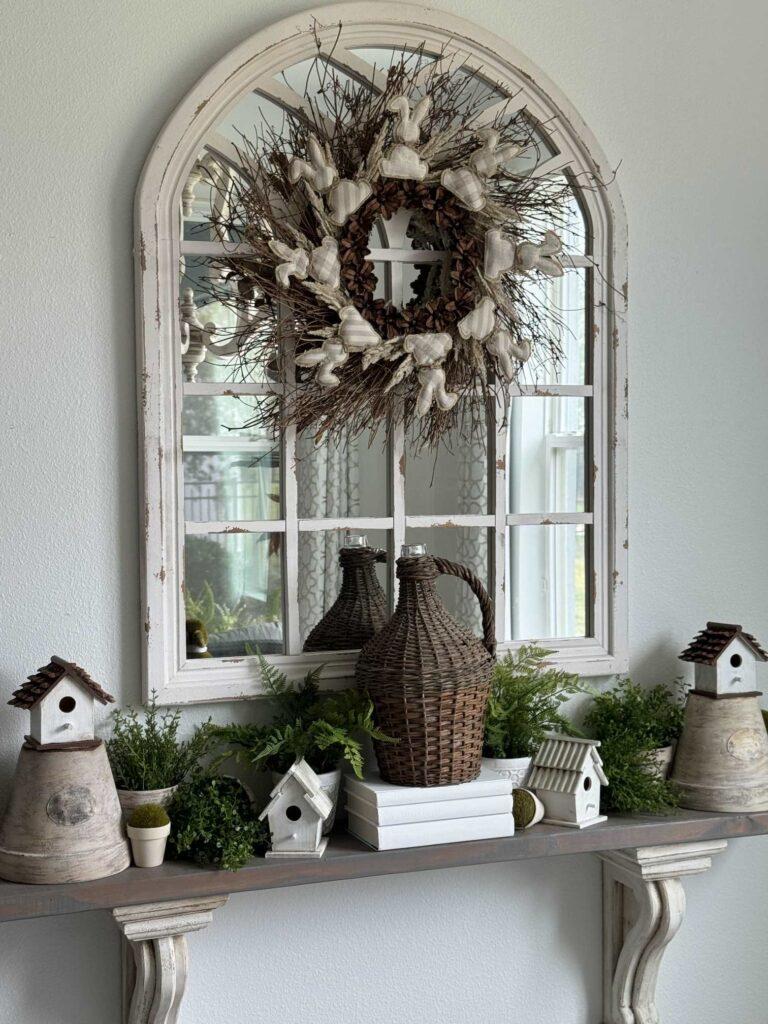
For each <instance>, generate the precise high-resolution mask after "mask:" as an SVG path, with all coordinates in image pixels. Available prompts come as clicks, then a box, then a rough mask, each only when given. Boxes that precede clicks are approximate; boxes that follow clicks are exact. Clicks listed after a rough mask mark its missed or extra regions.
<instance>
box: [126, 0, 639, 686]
mask: <svg viewBox="0 0 768 1024" xmlns="http://www.w3.org/2000/svg"><path fill="white" fill-rule="evenodd" d="M407 9H408V8H407V7H404V6H403V5H392V6H390V5H388V4H381V5H375V7H367V6H366V7H363V6H362V5H355V4H351V5H342V6H340V7H339V8H338V9H336V8H329V9H326V10H325V11H321V12H317V19H316V20H315V19H313V17H312V15H311V14H306V15H302V16H301V18H302V20H303V23H304V24H305V25H306V30H305V31H304V32H298V33H297V32H296V25H295V19H292V20H291V21H290V22H285V23H281V24H280V25H277V26H275V27H273V28H272V29H270V30H268V31H266V32H263V33H260V34H258V35H257V36H255V37H254V38H253V39H251V40H249V41H247V42H246V43H244V44H243V45H242V46H241V47H240V48H239V49H238V50H236V51H234V52H233V53H232V54H230V55H229V56H228V57H227V58H225V60H224V61H222V62H221V63H220V64H218V65H217V66H216V67H215V68H213V69H212V70H211V71H210V72H209V73H208V74H207V75H206V77H205V78H204V79H203V80H202V81H201V82H200V83H199V84H198V86H197V87H196V88H195V90H193V93H192V94H190V96H189V97H188V98H187V99H186V100H185V101H184V103H183V104H182V105H181V107H180V108H179V110H178V111H177V112H176V113H175V114H174V116H173V117H172V118H171V120H170V122H169V124H168V125H167V127H166V128H165V129H164V131H163V133H162V135H161V137H160V139H159V141H158V144H157V146H156V147H155V149H154V150H153V153H152V155H151V156H150V159H149V161H148V164H147V167H146V168H145V172H144V175H143V177H142V182H141V185H140V189H139V200H138V216H137V272H138V295H139V306H140V336H139V351H140V358H141V374H142V377H141V398H142V414H143V424H144V444H145V458H144V489H145V509H144V536H145V574H144V581H145V592H146V603H147V616H146V623H145V629H146V638H147V639H146V643H147V661H146V664H147V684H146V685H147V688H148V689H150V688H153V689H156V690H157V691H158V693H159V695H160V699H161V700H166V701H169V702H184V701H196V700H209V699H218V698H231V697H237V696H249V695H253V694H257V693H258V692H259V671H258V663H257V658H256V654H257V652H259V651H260V652H262V653H263V654H265V655H266V656H268V657H269V658H273V659H275V660H276V661H277V662H278V663H279V664H280V665H281V666H282V667H283V668H285V669H286V671H288V672H289V674H292V675H298V674H302V673H303V672H304V671H306V667H307V665H311V664H317V663H318V662H323V663H325V665H326V668H325V672H326V673H327V674H328V675H329V676H344V675H348V674H350V673H351V672H352V669H353V666H354V660H355V656H356V655H355V652H354V651H347V650H345V649H344V648H343V645H342V644H340V650H339V651H338V652H337V653H332V654H328V653H324V654H323V655H322V656H321V655H320V654H316V653H313V654H306V653H303V648H304V644H305V642H306V640H307V637H308V635H309V634H310V632H311V630H312V629H313V627H314V626H315V625H316V624H317V622H318V621H319V620H320V619H321V618H322V617H323V615H325V614H326V613H327V611H328V610H329V608H330V607H331V605H332V604H333V602H334V601H335V600H336V597H337V596H338V593H339V587H340V582H341V580H340V569H339V559H338V555H339V548H340V546H341V545H342V544H343V542H344V536H345V534H346V532H347V531H354V532H356V533H362V534H364V535H365V537H366V538H367V541H368V544H369V545H370V546H372V547H375V548H377V549H382V550H383V551H385V552H386V553H387V556H388V557H387V560H386V561H378V562H377V563H376V566H375V573H376V575H377V579H378V581H379V583H380V585H381V587H382V588H383V591H384V594H385V596H386V601H387V602H388V603H389V605H390V607H391V606H392V603H393V602H394V600H395V599H396V580H395V575H394V562H395V558H396V556H397V553H398V552H399V548H400V546H401V545H402V544H403V543H425V544H426V545H427V547H428V550H430V551H432V552H434V553H436V554H441V555H443V556H444V557H447V558H450V559H453V560H456V561H459V562H462V563H463V564H465V565H468V566H469V567H470V568H471V569H473V571H474V572H475V573H476V574H477V575H479V576H480V577H481V579H483V580H484V581H485V582H486V585H487V587H488V589H489V590H490V591H491V593H492V594H493V596H494V597H495V600H496V621H497V639H498V641H499V646H500V649H501V650H504V649H505V648H506V647H508V646H514V645H516V644H518V643H520V642H524V641H531V640H537V641H541V642H543V643H544V644H546V646H548V647H551V648H552V649H553V650H555V651H556V658H557V660H559V661H560V662H562V663H564V664H567V665H568V666H569V667H572V668H574V669H575V670H577V671H581V672H583V673H589V674H600V673H607V672H613V671H617V670H620V669H621V668H622V666H623V665H624V659H625V654H624V650H625V631H626V624H625V605H624V600H625V597H624V566H625V559H626V548H625V541H626V508H625V490H624V463H623V459H624V420H625V407H624V401H625V397H624V378H625V368H624V334H623V331H624V323H623V319H622V315H621V311H622V309H623V302H624V297H623V293H622V290H621V289H622V285H623V280H624V277H623V259H624V256H623V237H624V236H623V220H622V215H621V205H620V201H619V200H618V196H617V194H616V191H615V186H614V185H613V184H610V183H608V182H606V181H605V180H604V179H605V177H606V171H605V165H602V166H601V165H600V164H599V161H598V158H597V157H596V153H597V152H598V151H597V149H596V146H595V144H594V141H593V140H592V139H591V138H590V137H589V134H588V132H587V131H586V129H585V128H584V127H583V125H581V123H580V122H579V119H578V117H577V116H576V115H575V114H574V113H573V112H572V111H570V110H569V109H568V107H567V104H566V103H565V101H564V100H563V99H562V97H559V96H558V95H557V91H556V89H555V88H554V87H553V86H551V85H550V84H548V83H547V82H546V81H544V80H543V78H542V76H541V75H540V74H539V73H538V72H537V71H536V70H535V69H532V68H531V67H530V66H529V65H528V63H527V62H526V61H525V60H524V58H522V57H521V56H520V55H519V54H516V53H515V52H514V51H513V50H512V49H511V48H510V47H508V46H506V45H505V44H503V43H501V42H500V41H499V40H495V39H493V38H492V37H489V36H488V35H487V34H486V33H484V32H482V31H481V30H479V29H475V28H474V27H472V26H469V25H467V24H466V23H464V22H462V21H460V20H458V19H454V18H451V17H449V16H445V15H442V14H441V15H440V16H439V18H438V17H437V16H436V15H434V14H429V13H427V12H425V11H423V10H422V9H420V8H413V9H412V15H413V17H412V21H409V23H408V24H405V23H403V22H402V20H401V19H402V17H403V12H404V11H405V10H407ZM321 15H322V16H321ZM337 15H338V16H337ZM339 21H341V27H340V28H339V24H338V23H339ZM325 25H333V28H326V27H324V26H325ZM403 61H405V62H408V63H409V64H410V66H411V68H415V69H416V70H417V71H418V76H419V78H420V79H421V80H422V81H423V82H424V83H426V82H428V81H429V75H430V74H434V71H435V67H436V66H437V65H439V66H440V67H441V69H442V70H446V69H447V71H448V72H449V73H450V74H451V75H452V76H455V77H456V80H457V81H460V82H461V85H462V96H463V97H465V99H464V102H465V104H466V116H467V118H470V119H473V123H477V124H478V125H482V124H483V123H490V122H491V121H492V119H493V117H494V116H495V114H496V113H497V112H498V110H499V109H502V108H503V109H505V110H508V111H511V113H512V115H513V116H514V117H515V118H516V119H517V123H518V124H519V128H520V132H521V133H522V136H524V138H525V145H524V146H523V147H522V149H521V152H520V154H519V155H518V156H517V157H516V158H515V160H514V161H512V162H511V163H510V165H509V166H508V167H507V168H506V173H507V174H508V175H509V177H510V180H514V179H523V178H525V177H526V176H535V177H537V178H538V179H541V180H542V181H543V182H545V183H551V187H552V188H553V189H557V190H559V192H560V193H561V194H564V193H565V191H566V190H567V193H568V196H569V200H568V209H567V218H566V222H565V223H563V222H562V220H561V223H560V224H559V225H558V229H559V231H560V234H561V236H562V237H563V241H564V250H565V254H566V255H565V257H564V260H563V262H564V270H565V272H564V273H563V275H562V276H561V277H557V278H546V279H532V280H531V281H530V283H529V284H528V285H527V287H529V288H530V289H531V295H532V297H533V299H534V300H535V303H536V307H537V309H538V311H539V313H538V315H540V316H541V317H542V318H544V319H546V318H547V317H551V318H552V323H553V328H552V329H553V330H554V331H556V332H557V333H558V340H559V346H560V349H561V352H562V358H561V359H560V360H559V362H558V363H557V365H553V364H552V363H551V362H544V361H538V360H537V359H536V358H533V359H531V360H530V362H528V363H527V364H525V367H524V372H523V374H522V376H521V378H520V380H519V382H518V383H516V384H514V385H511V386H510V387H509V389H508V391H507V393H506V394H505V397H504V399H503V401H502V402H501V403H499V404H498V406H497V408H496V409H494V410H493V411H489V412H488V413H487V414H486V415H485V419H484V426H483V429H482V431H481V432H479V433H477V432H476V434H475V437H474V439H472V440H469V441H467V439H466V437H465V436H464V437H463V436H462V435H461V434H460V433H457V434H456V436H451V435H450V434H449V435H448V436H447V437H446V438H445V439H444V440H443V443H441V445H440V446H439V447H438V448H437V449H436V450H432V451H427V450H424V449H423V448H422V447H420V446H419V444H417V442H416V439H415V438H414V437H413V436H412V435H411V432H410V431H407V430H402V429H400V428H395V429H393V430H391V431H390V432H389V436H388V438H387V439H386V441H385V442H383V441H382V437H381V435H379V436H378V437H377V438H376V439H374V440H373V442H371V441H370V439H369V438H367V437H365V436H364V435H363V436H355V437H349V438H347V439H344V438H341V440H340V439H339V438H336V439H335V441H334V442H333V443H329V442H328V441H327V440H324V439H321V440H320V441H319V442H318V440H317V439H316V437H315V436H314V432H313V431H311V430H307V431H303V432H301V431H297V430H296V429H294V428H293V427H291V426H287V427H286V428H285V429H283V430H280V431H278V432H270V431H268V430H266V429H265V428H264V427H263V426H259V425H258V421H259V419H260V417H259V415H258V414H259V411H260V408H261V406H262V403H266V402H274V401H279V400H280V396H281V394H282V393H283V391H284V389H285V388H286V386H287V385H288V384H290V381H289V380H287V379H286V376H285V374H286V372H288V373H290V372H293V371H292V370H291V369H290V368H289V369H288V370H287V371H286V370H285V368H284V367H283V368H278V367H273V368H270V367H264V366H256V365H249V363H248V360H247V358H243V352H242V346H241V345H240V344H239V343H238V339H239V338H242V336H243V334H244V333H247V332H248V331H259V330H262V329H266V327H265V326H264V325H265V324H266V319H265V318H264V310H263V296H261V295H260V294H259V293H258V290H257V289H256V290H255V289H253V288H252V286H251V285H249V282H248V279H247V274H245V273H240V272H238V269H237V268H238V266H239V264H238V260H241V265H242V266H246V265H247V259H248V255H249V254H248V248H247V244H246V243H245V242H244V241H243V235H242V231H241V225H240V224H239V223H238V220H237V216H236V213H235V214H233V211H236V210H237V202H235V201H234V197H236V196H239V195H242V192H243V184H244V183H246V184H247V179H248V175H249V174H250V173H252V172H253V167H254V161H256V162H258V156H259V147H260V146H267V145H268V144H269V140H270V138H274V137H275V136H276V135H279V134H280V133H282V132H283V131H284V128H285V123H286V117H287V114H288V113H290V115H291V116H292V117H307V118H322V117H328V116H330V115H331V113H332V110H333V103H334V95H333V89H332V88H331V87H330V85H329V83H331V82H332V81H342V82H346V83H349V84H350V87H351V88H354V89H364V90H371V91H373V92H374V93H375V92H376V91H377V90H381V89H382V87H383V83H384V82H385V76H386V74H387V71H388V69H389V68H391V67H393V66H396V65H398V64H402V62H403ZM417 96H418V81H417V83H416V87H415V88H414V98H415V97H417ZM246 152H247V154H248V158H247V159H245V157H244V154H245V153H246ZM550 226H551V225H549V224H547V223H545V222H544V221H542V223H541V224H537V225H535V226H534V227H535V230H537V231H540V232H543V231H545V230H546V229H547V228H548V227H550ZM365 256H366V260H367V261H368V262H369V263H370V264H371V266H372V272H373V274H374V276H375V296H376V298H378V299H381V300H383V301H385V302H388V303H391V304H392V305H393V306H395V307H403V306H405V305H407V304H408V303H409V302H411V301H413V300H414V299H418V300H419V301H424V300H425V298H428V297H429V296H432V295H435V294H439V293H440V290H441V288H442V287H443V283H444V280H445V275H446V273H447V272H448V267H449V252H448V249H447V248H446V240H445V238H444V237H443V236H442V235H441V232H440V231H439V230H436V229H435V226H434V224H430V223H429V222H428V221H427V220H425V219H424V218H423V217H420V216H419V213H418V211H415V210H411V209H408V208H406V207H403V208H401V209H398V210H396V211H395V212H394V213H393V214H392V215H391V216H389V217H387V218H378V219H376V220H375V222H374V223H373V224H372V226H371V228H370V232H369V234H368V238H367V252H366V254H365ZM235 295H236V296H237V299H238V301H237V302H233V301H229V297H231V296H235ZM440 587H441V588H442V596H443V598H444V600H445V601H446V603H447V605H448V608H449V610H450V611H451V612H452V613H453V614H454V615H455V616H456V617H458V618H459V619H460V620H461V621H463V622H465V623H468V624H471V625H474V626H475V627H477V625H478V624H477V623H476V621H475V619H476V616H477V610H476V602H475V601H474V599H473V598H472V597H471V595H470V594H469V592H468V591H467V590H466V588H463V587H462V586H461V585H460V584H459V583H457V581H455V580H451V579H445V580H441V582H440ZM189 620H194V621H200V622H202V623H203V624H204V626H205V629H206V632H207V635H208V641H207V645H201V644H199V643H198V642H197V640H196V638H195V637H194V636H192V637H191V638H190V637H188V635H187V629H186V623H187V622H188V621H189ZM203 646H207V650H203V649H202V647H203Z"/></svg>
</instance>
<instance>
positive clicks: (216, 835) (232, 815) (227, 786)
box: [168, 772, 269, 871]
mask: <svg viewBox="0 0 768 1024" xmlns="http://www.w3.org/2000/svg"><path fill="white" fill-rule="evenodd" d="M169 813H170V817H171V820H172V821H173V826H172V829H171V836H170V839H169V848H168V849H169V855H170V856H171V857H173V858H180V857H183V858H185V859H186V858H189V859H190V860H193V861H195V863H197V864H204V865H213V866H215V867H219V868H224V869H225V870H227V871H237V870H238V868H241V867H243V865H244V864H245V863H246V862H247V861H248V860H249V859H250V858H251V857H253V856H255V855H256V854H259V853H263V852H264V850H265V849H266V848H267V846H268V845H269V830H268V828H267V826H266V825H265V824H263V823H262V822H260V821H259V820H258V819H257V818H256V816H255V814H254V812H253V808H252V807H251V801H250V798H249V796H248V793H247V792H246V790H245V787H244V786H243V784H242V783H241V782H238V780H237V779H233V778H231V777H229V776H222V775H212V774H208V773H202V772H198V773H197V774H195V775H194V776H192V777H191V778H190V779H189V780H188V781H187V782H185V783H184V784H183V785H181V786H179V788H178V790H177V791H176V793H175V795H174V798H173V801H172V803H171V806H170V807H169Z"/></svg>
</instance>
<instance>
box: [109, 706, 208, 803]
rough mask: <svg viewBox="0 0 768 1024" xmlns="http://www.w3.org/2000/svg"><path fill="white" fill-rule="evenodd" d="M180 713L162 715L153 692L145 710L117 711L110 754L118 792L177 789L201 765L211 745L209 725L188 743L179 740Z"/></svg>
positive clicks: (203, 726)
mask: <svg viewBox="0 0 768 1024" xmlns="http://www.w3.org/2000/svg"><path fill="white" fill-rule="evenodd" d="M180 725H181V713H180V712H179V711H178V710H176V711H160V709H159V708H158V706H157V698H156V695H155V692H154V690H153V691H152V697H151V699H150V700H149V702H148V703H147V704H146V705H145V707H144V720H143V721H142V720H141V719H140V717H139V713H138V711H137V710H136V708H128V709H127V710H125V711H121V710H119V709H118V710H116V711H114V712H113V715H112V735H111V736H110V738H109V739H108V740H107V754H108V755H109V763H110V764H111V766H112V773H113V775H114V777H115V783H116V785H117V787H118V789H133V790H145V789H166V788H167V787H168V786H176V785H178V784H179V783H180V782H182V781H183V780H184V778H186V776H187V775H188V774H189V773H190V772H191V771H193V769H195V768H196V767H197V765H198V764H199V763H200V759H201V758H202V757H203V756H204V755H205V754H206V752H207V751H208V748H209V746H210V743H211V737H210V728H209V723H208V722H206V723H204V724H203V725H201V726H199V727H198V728H197V729H196V730H195V733H194V735H193V736H192V738H191V739H189V740H180V739H179V737H178V733H179V727H180Z"/></svg>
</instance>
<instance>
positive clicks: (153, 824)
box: [128, 804, 171, 828]
mask: <svg viewBox="0 0 768 1024" xmlns="http://www.w3.org/2000/svg"><path fill="white" fill-rule="evenodd" d="M170 820H171V819H170V818H169V817H168V815H167V814H166V811H165V808H164V807H161V806H160V804H141V806H140V807H136V808H134V811H133V814H132V815H131V816H130V818H129V819H128V824H129V825H130V826H131V827H132V828H160V827H161V826H162V825H167V824H168V822H169V821H170Z"/></svg>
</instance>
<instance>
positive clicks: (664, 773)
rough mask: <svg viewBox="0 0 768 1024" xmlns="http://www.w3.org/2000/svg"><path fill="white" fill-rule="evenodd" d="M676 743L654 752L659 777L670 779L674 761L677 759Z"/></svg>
mask: <svg viewBox="0 0 768 1024" xmlns="http://www.w3.org/2000/svg"><path fill="white" fill-rule="evenodd" d="M676 746H677V744H676V743H670V745H669V746H668V747H658V748H657V749H656V750H654V752H653V759H654V761H655V762H656V764H657V766H658V769H659V775H660V776H661V778H662V779H668V778H669V773H670V771H671V769H672V761H673V760H674V757H675V747H676Z"/></svg>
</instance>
